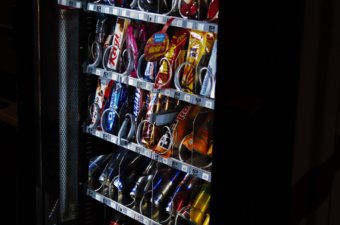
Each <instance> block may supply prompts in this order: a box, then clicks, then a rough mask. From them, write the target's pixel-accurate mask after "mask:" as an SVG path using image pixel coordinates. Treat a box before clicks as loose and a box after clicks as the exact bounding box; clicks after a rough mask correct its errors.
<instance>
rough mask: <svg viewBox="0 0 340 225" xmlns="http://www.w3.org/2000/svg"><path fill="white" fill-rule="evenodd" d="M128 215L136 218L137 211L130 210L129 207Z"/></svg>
mask: <svg viewBox="0 0 340 225" xmlns="http://www.w3.org/2000/svg"><path fill="white" fill-rule="evenodd" d="M127 216H128V217H131V218H133V219H134V218H135V213H134V212H133V211H132V210H129V209H128V211H127Z"/></svg>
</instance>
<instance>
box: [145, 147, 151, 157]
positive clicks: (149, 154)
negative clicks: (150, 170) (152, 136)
mask: <svg viewBox="0 0 340 225" xmlns="http://www.w3.org/2000/svg"><path fill="white" fill-rule="evenodd" d="M144 154H145V156H146V157H149V158H151V151H149V150H146V149H145V152H144Z"/></svg>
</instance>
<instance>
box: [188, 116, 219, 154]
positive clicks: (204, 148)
mask: <svg viewBox="0 0 340 225" xmlns="http://www.w3.org/2000/svg"><path fill="white" fill-rule="evenodd" d="M213 121H214V118H213V112H209V113H208V116H207V117H206V118H205V120H204V122H203V124H201V126H199V128H198V131H196V132H192V133H191V134H190V135H188V136H186V138H185V139H184V141H183V145H184V146H185V147H186V148H187V149H188V150H192V149H193V150H194V151H196V152H199V153H200V154H202V155H208V152H209V149H210V145H211V141H212V136H213ZM210 154H211V155H212V149H211V151H210Z"/></svg>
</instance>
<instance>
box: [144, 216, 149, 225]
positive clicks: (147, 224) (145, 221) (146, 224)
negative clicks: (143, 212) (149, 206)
mask: <svg viewBox="0 0 340 225" xmlns="http://www.w3.org/2000/svg"><path fill="white" fill-rule="evenodd" d="M143 224H145V225H149V224H150V220H149V219H148V218H146V217H144V219H143Z"/></svg>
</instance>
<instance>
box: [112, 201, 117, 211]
mask: <svg viewBox="0 0 340 225" xmlns="http://www.w3.org/2000/svg"><path fill="white" fill-rule="evenodd" d="M110 206H111V208H113V209H116V208H117V204H116V203H115V202H113V201H111V203H110Z"/></svg>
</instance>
